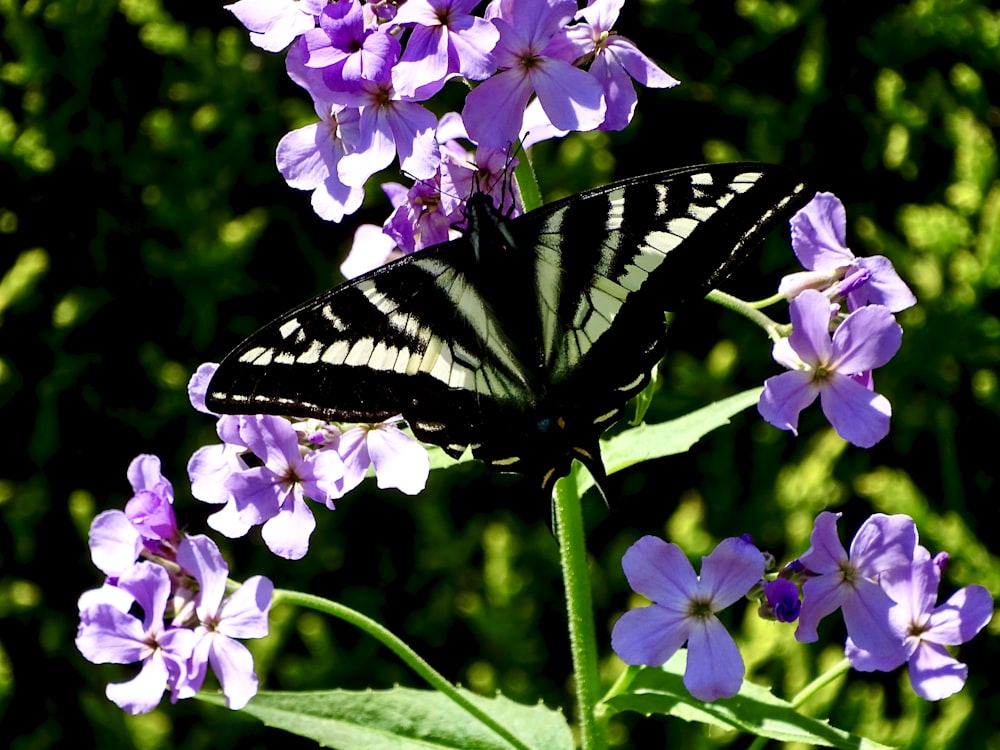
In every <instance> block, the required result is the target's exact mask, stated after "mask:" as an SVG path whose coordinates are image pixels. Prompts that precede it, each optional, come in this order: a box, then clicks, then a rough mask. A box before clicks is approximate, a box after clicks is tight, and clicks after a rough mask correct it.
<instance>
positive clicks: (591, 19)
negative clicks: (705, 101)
mask: <svg viewBox="0 0 1000 750" xmlns="http://www.w3.org/2000/svg"><path fill="white" fill-rule="evenodd" d="M624 4H625V0H591V2H590V4H589V5H588V6H587V7H586V8H583V9H582V10H580V11H579V12H578V13H577V14H576V17H577V18H582V19H583V20H584V23H578V24H576V25H575V26H572V27H570V28H569V29H567V30H566V41H567V42H568V43H569V44H571V45H572V46H573V48H574V50H575V57H578V58H579V57H593V62H592V63H591V64H590V68H589V73H590V75H592V76H594V78H596V79H597V80H598V81H599V82H600V84H601V87H602V88H603V89H604V99H605V101H606V102H607V106H608V111H607V114H606V115H605V117H604V122H603V123H602V124H601V127H600V129H601V130H622V129H623V128H624V127H625V126H626V125H628V124H629V123H630V122H631V121H632V115H633V113H634V112H635V105H636V102H637V101H638V97H637V96H636V93H635V87H634V86H633V85H632V79H633V78H634V79H635V80H636V81H638V82H639V83H641V84H642V85H643V86H646V87H648V88H671V87H673V86H676V85H677V84H678V83H680V81H678V80H677V79H676V78H674V77H673V76H670V75H667V74H666V73H664V72H663V71H662V70H660V68H659V67H658V66H657V65H656V63H654V62H653V61H652V60H650V59H649V58H648V57H646V55H644V54H643V53H642V52H640V51H639V48H638V47H636V46H635V44H634V43H633V42H632V41H631V40H629V39H626V38H625V37H623V36H619V35H618V34H616V33H614V32H612V31H611V27H612V26H614V24H615V21H617V20H618V14H619V13H620V12H621V9H622V5H624Z"/></svg>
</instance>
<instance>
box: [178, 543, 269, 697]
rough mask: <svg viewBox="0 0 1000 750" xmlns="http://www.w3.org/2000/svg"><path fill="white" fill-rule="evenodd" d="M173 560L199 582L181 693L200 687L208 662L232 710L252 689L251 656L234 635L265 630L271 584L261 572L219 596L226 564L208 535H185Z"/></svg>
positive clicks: (254, 685)
mask: <svg viewBox="0 0 1000 750" xmlns="http://www.w3.org/2000/svg"><path fill="white" fill-rule="evenodd" d="M177 562H178V563H179V564H180V565H181V567H183V568H184V570H185V571H186V572H187V573H189V574H190V575H191V576H192V577H193V578H194V579H195V580H196V581H198V584H199V591H198V594H197V595H196V597H195V600H194V609H195V612H196V613H197V617H198V625H197V627H196V628H195V629H194V633H193V635H194V636H195V643H194V647H193V649H192V652H191V658H190V662H189V664H188V673H187V676H186V678H185V680H184V682H183V686H182V689H181V691H180V697H182V698H184V697H187V696H188V695H194V694H195V693H197V692H198V690H200V689H201V686H202V684H203V683H204V681H205V676H206V674H207V671H208V665H209V664H211V666H212V671H213V672H215V676H216V677H218V679H219V684H220V685H221V686H222V692H223V694H224V695H225V696H226V705H227V706H229V708H231V709H234V710H235V709H240V708H243V706H245V705H246V704H247V702H248V701H249V700H250V699H251V698H252V697H253V696H254V695H256V693H257V675H256V674H255V673H254V671H253V656H251V654H250V652H249V651H248V650H247V648H246V646H244V645H243V644H242V643H240V642H239V641H237V640H236V639H237V638H240V639H243V638H263V637H264V636H265V635H267V613H268V610H269V608H270V606H271V595H272V593H273V591H274V586H273V584H272V583H271V581H270V580H269V579H268V578H265V577H264V576H253V577H252V578H248V579H247V580H246V581H244V582H243V585H242V586H240V587H239V588H238V589H236V591H234V592H233V593H232V594H231V595H230V596H229V597H227V598H225V599H223V597H224V596H225V593H226V577H227V576H228V575H229V566H228V565H226V561H225V560H224V559H223V557H222V555H221V553H220V552H219V548H218V547H217V546H216V545H215V542H213V541H212V540H211V539H209V538H208V537H207V536H192V537H187V538H185V539H184V540H183V541H182V542H181V544H180V547H179V549H178V551H177Z"/></svg>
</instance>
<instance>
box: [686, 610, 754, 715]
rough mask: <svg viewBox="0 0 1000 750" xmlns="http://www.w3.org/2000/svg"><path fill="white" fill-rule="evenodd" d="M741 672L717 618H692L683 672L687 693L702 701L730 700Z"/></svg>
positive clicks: (731, 643)
mask: <svg viewBox="0 0 1000 750" xmlns="http://www.w3.org/2000/svg"><path fill="white" fill-rule="evenodd" d="M744 593H745V592H744ZM744 672H745V668H744V666H743V657H742V656H741V655H740V650H739V649H738V648H737V647H736V641H734V640H733V637H732V636H731V635H729V633H728V631H727V630H726V629H725V627H723V625H722V623H721V622H719V619H718V618H717V617H715V616H711V617H706V618H692V624H691V629H690V634H689V635H688V654H687V667H686V668H685V670H684V687H686V688H687V689H688V692H689V693H691V695H693V696H694V697H695V698H698V699H699V700H703V701H714V700H717V699H719V698H730V697H732V696H734V695H736V694H737V693H738V692H739V691H740V687H741V686H742V684H743V674H744Z"/></svg>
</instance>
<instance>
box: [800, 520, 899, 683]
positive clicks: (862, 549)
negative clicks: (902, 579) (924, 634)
mask: <svg viewBox="0 0 1000 750" xmlns="http://www.w3.org/2000/svg"><path fill="white" fill-rule="evenodd" d="M839 518H840V514H839V513H831V512H829V511H824V512H822V513H820V514H819V515H818V516H817V517H816V522H815V525H814V526H813V531H812V535H811V536H810V542H811V546H810V547H809V549H808V550H807V551H806V553H805V554H804V555H802V556H801V557H800V558H799V562H800V563H801V564H802V565H803V566H804V567H805V569H806V571H807V572H808V577H807V578H806V580H805V583H803V584H802V611H801V613H800V615H799V625H798V628H797V629H796V631H795V638H796V639H797V640H799V641H801V642H803V643H808V642H812V641H815V640H817V638H818V637H819V636H818V634H817V632H816V627H817V625H818V624H819V622H820V620H822V619H823V618H824V617H826V616H827V615H829V614H831V613H832V612H834V611H836V610H837V609H840V610H841V611H842V612H843V615H844V623H845V625H846V626H847V633H848V635H849V636H850V637H851V639H852V640H853V641H854V642H855V643H856V644H858V646H860V647H861V648H864V649H865V650H867V651H871V652H872V653H874V654H877V655H878V659H879V660H880V662H879V663H884V664H891V663H893V661H894V660H895V659H897V658H898V653H899V648H900V642H899V639H898V638H897V637H896V635H895V634H894V633H893V631H892V630H891V629H890V627H889V610H890V609H891V608H892V606H893V601H892V599H891V598H890V597H889V595H888V594H886V592H885V591H883V590H882V588H881V587H880V586H879V583H878V579H879V576H880V575H882V574H884V573H885V572H886V571H889V570H892V569H893V568H898V567H900V566H908V565H910V564H911V563H912V562H913V560H914V557H915V555H917V554H918V553H917V527H916V525H915V524H914V523H913V519H912V518H910V517H909V516H907V515H903V514H898V515H892V516H887V515H885V514H883V513H876V514H874V515H872V516H871V517H870V518H868V519H867V520H866V521H865V522H864V523H863V524H862V525H861V528H859V529H858V533H857V534H856V535H855V536H854V539H853V541H852V542H851V551H850V554H848V553H847V552H846V551H845V550H844V547H843V545H842V544H841V543H840V539H839V538H838V536H837V519H839ZM896 663H897V664H899V663H901V662H896ZM880 668H881V667H880ZM889 668H890V669H891V668H892V667H889Z"/></svg>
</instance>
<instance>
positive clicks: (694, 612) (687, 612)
mask: <svg viewBox="0 0 1000 750" xmlns="http://www.w3.org/2000/svg"><path fill="white" fill-rule="evenodd" d="M622 568H623V570H624V571H625V576H626V578H628V582H629V585H630V586H631V587H632V588H633V589H634V590H635V591H636V592H638V593H640V594H642V595H643V596H645V597H647V598H648V599H651V600H652V601H653V604H652V605H651V606H649V607H643V608H641V609H633V610H630V611H628V612H626V613H625V614H624V615H622V617H621V618H620V619H619V620H618V622H616V623H615V626H614V629H613V630H612V633H611V646H612V648H613V649H614V650H615V652H616V653H617V654H618V656H619V657H621V659H622V660H623V661H624V662H625V663H627V664H647V665H650V666H659V665H661V664H663V663H664V662H666V661H667V659H669V658H670V657H671V656H672V655H673V654H674V652H676V651H677V649H679V648H680V647H681V646H682V645H684V643H685V642H687V644H688V654H687V668H686V670H685V672H684V685H685V687H687V689H688V691H689V692H690V693H691V695H693V696H694V697H695V698H698V699H700V700H704V701H711V700H716V699H718V698H727V697H730V696H733V695H736V693H737V692H739V689H740V685H741V684H742V680H743V674H744V666H743V658H742V657H741V656H740V652H739V649H738V648H737V647H736V642H735V641H734V640H733V637H732V636H731V635H729V633H728V632H727V631H726V628H725V626H723V624H722V623H721V622H720V621H719V619H718V618H717V617H716V616H715V613H716V612H719V611H720V610H723V609H725V608H726V607H728V606H730V605H731V604H733V603H734V602H736V601H737V600H739V599H740V598H741V597H743V596H745V595H746V593H747V592H748V591H749V590H750V589H751V588H752V587H753V586H755V585H756V584H757V583H758V582H759V581H760V578H761V576H762V575H763V574H764V555H763V554H762V553H761V552H760V550H758V549H757V548H756V547H754V546H753V545H752V544H750V543H748V542H746V541H744V540H743V539H738V538H730V539H724V540H723V541H722V542H720V543H719V545H718V546H717V547H716V548H715V549H714V550H713V551H712V552H711V553H710V554H709V555H708V556H707V557H704V558H702V565H701V576H700V577H699V576H698V575H696V574H695V572H694V568H693V567H692V566H691V563H690V562H689V561H688V559H687V557H686V556H685V554H684V552H683V550H681V548H680V547H678V546H677V545H676V544H668V543H667V542H664V541H663V540H662V539H658V538H657V537H653V536H645V537H642V538H641V539H639V540H638V541H637V542H636V543H635V544H633V545H632V546H631V547H629V549H628V551H627V552H626V553H625V556H624V557H623V558H622Z"/></svg>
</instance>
